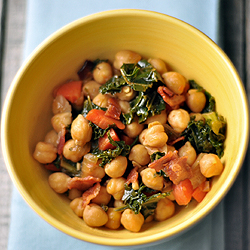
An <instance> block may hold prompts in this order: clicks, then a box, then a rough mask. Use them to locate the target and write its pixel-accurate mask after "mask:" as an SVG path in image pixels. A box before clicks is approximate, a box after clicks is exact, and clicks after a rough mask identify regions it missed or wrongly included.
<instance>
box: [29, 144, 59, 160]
mask: <svg viewBox="0 0 250 250" xmlns="http://www.w3.org/2000/svg"><path fill="white" fill-rule="evenodd" d="M33 157H34V158H35V159H36V160H37V161H39V162H40V163H43V164H46V163H51V162H53V161H54V160H55V159H56V157H57V149H56V148H55V147H54V146H53V145H52V144H50V143H47V142H38V143H37V144H36V148H35V151H34V153H33Z"/></svg>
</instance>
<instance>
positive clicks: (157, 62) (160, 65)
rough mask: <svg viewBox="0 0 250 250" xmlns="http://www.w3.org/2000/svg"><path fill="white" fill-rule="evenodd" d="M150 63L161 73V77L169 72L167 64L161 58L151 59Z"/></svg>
mask: <svg viewBox="0 0 250 250" xmlns="http://www.w3.org/2000/svg"><path fill="white" fill-rule="evenodd" d="M148 62H149V63H150V64H151V65H152V66H153V67H154V68H155V69H156V70H157V71H158V72H159V74H160V75H162V74H163V73H166V72H167V71H168V69H167V66H166V63H165V62H164V61H163V60H162V59H160V58H150V59H148Z"/></svg>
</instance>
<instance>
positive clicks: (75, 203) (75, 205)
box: [69, 197, 84, 218]
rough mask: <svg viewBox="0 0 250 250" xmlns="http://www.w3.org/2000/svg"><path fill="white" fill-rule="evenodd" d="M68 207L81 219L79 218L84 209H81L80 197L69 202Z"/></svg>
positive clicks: (81, 200)
mask: <svg viewBox="0 0 250 250" xmlns="http://www.w3.org/2000/svg"><path fill="white" fill-rule="evenodd" d="M69 206H70V208H71V209H72V210H73V211H74V213H75V214H76V215H77V216H78V217H81V218H82V217H83V211H84V207H83V199H82V197H78V198H75V199H73V200H72V201H71V202H70V204H69Z"/></svg>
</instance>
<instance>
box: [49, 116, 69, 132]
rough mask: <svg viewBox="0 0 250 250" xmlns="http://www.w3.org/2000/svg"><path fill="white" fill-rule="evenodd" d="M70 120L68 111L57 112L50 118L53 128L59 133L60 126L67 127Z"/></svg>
mask: <svg viewBox="0 0 250 250" xmlns="http://www.w3.org/2000/svg"><path fill="white" fill-rule="evenodd" d="M71 121H72V114H71V113H69V112H64V113H58V114H56V115H54V116H53V117H52V118H51V124H52V126H53V128H54V130H55V131H56V132H57V133H59V132H60V131H61V129H62V127H67V126H68V125H69V124H70V123H71Z"/></svg>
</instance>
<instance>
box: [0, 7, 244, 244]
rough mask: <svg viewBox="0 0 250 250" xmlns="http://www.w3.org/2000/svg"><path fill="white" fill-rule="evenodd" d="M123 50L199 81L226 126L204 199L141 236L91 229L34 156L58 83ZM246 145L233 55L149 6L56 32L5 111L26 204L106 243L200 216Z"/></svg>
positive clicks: (165, 231) (171, 228)
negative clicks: (216, 171) (217, 169)
mask: <svg viewBox="0 0 250 250" xmlns="http://www.w3.org/2000/svg"><path fill="white" fill-rule="evenodd" d="M121 49H129V50H133V51H136V52H138V53H140V54H141V55H143V56H144V57H145V58H149V57H159V58H162V59H163V60H165V61H166V62H167V63H168V64H169V66H170V67H171V68H172V69H174V70H176V71H178V72H180V73H182V74H183V75H184V76H185V77H186V78H187V79H194V80H195V81H197V83H199V84H200V85H202V86H203V87H204V88H205V89H206V90H207V91H209V92H210V93H211V94H212V95H213V96H214V97H215V99H216V101H217V110H218V112H219V113H220V114H221V115H223V116H224V117H225V118H226V120H227V123H228V127H227V139H226V143H225V154H224V157H223V158H222V161H223V163H224V164H225V170H224V172H223V173H222V175H221V176H220V177H218V178H215V179H214V180H213V185H212V190H211V191H210V192H209V193H208V195H207V196H206V197H205V199H204V200H203V202H202V203H200V204H198V205H197V204H196V203H194V202H193V203H191V204H190V205H189V206H188V207H183V208H182V209H180V211H179V212H178V213H177V214H176V215H175V216H174V217H172V218H170V219H168V220H166V221H164V222H160V223H159V222H158V223H154V222H152V223H149V224H146V225H145V226H144V227H143V228H142V231H141V232H140V233H136V234H135V233H131V232H128V231H126V230H117V231H112V230H108V229H103V228H101V229H96V228H95V229H93V228H89V227H88V226H86V225H85V223H84V222H83V221H82V220H81V219H79V218H78V217H77V216H76V215H75V214H74V213H73V212H72V211H71V209H70V207H69V201H68V200H67V199H66V198H64V197H63V196H62V195H58V194H56V193H55V192H54V191H52V190H51V189H50V187H49V186H48V182H47V179H48V175H49V173H48V172H47V170H45V169H44V168H43V167H41V165H40V164H38V163H37V162H36V161H35V160H34V159H33V158H32V154H33V151H34V148H35V145H36V143H37V142H38V141H39V140H43V139H44V136H45V134H46V132H47V131H48V130H49V129H51V125H50V119H51V116H52V113H51V104H52V95H51V93H52V91H53V89H54V87H55V86H57V85H58V84H61V83H63V82H65V81H66V80H68V79H78V78H77V71H78V70H79V68H80V67H81V66H82V64H83V62H84V61H85V60H86V59H96V58H100V59H110V60H113V57H114V54H115V53H116V52H117V51H119V50H121ZM236 103H237V105H236ZM236 131H237V132H236ZM247 143H248V108H247V101H246V96H245V92H244V89H243V87H242V84H241V81H240V79H239V77H238V75H237V73H236V71H235V69H234V67H233V65H232V64H231V62H230V61H229V60H228V58H227V57H226V56H225V54H224V53H223V52H222V51H221V50H220V49H219V48H218V47H217V46H216V45H215V44H214V43H213V42H212V41H211V40H210V39H209V38H207V37H206V36H205V35H204V34H202V33H201V32H200V31H198V30H196V29H195V28H193V27H191V26H189V25H188V24H186V23H184V22H182V21H179V20H177V19H174V18H172V17H169V16H166V15H163V14H159V13H154V12H148V11H138V10H129V11H128V10H118V11H108V12H104V13H98V14H94V15H91V16H88V17H85V18H82V19H80V20H77V21H75V22H74V23H72V24H69V25H68V26H66V27H64V28H63V29H61V30H60V31H58V32H57V33H56V34H54V35H52V36H51V37H50V38H48V39H47V40H46V41H45V42H44V43H43V44H42V45H41V46H39V47H38V48H37V49H36V50H35V51H34V53H33V54H32V55H31V57H30V58H29V59H28V60H27V61H26V63H25V64H24V66H23V67H22V68H21V69H20V71H19V72H18V74H17V76H16V77H15V79H14V81H13V84H12V85H11V88H10V90H9V92H8V95H7V98H6V101H5V105H4V109H3V116H2V147H3V154H4V155H5V161H6V165H7V168H8V171H9V173H10V175H11V178H12V180H13V181H14V183H15V185H16V186H17V188H18V189H19V191H20V193H21V194H22V196H23V197H24V199H25V200H26V201H27V203H28V204H29V205H30V206H31V207H32V208H33V209H34V210H35V211H36V212H37V213H38V214H39V215H40V216H41V217H42V218H44V219H45V220H46V221H48V222H49V223H50V224H52V225H53V226H55V227H56V228H58V229H60V230H62V231H63V232H65V233H67V234H70V235H71V236H74V237H76V238H79V239H82V240H86V241H90V242H93V243H98V244H104V245H120V246H126V245H127V246H128V245H138V244H145V243H150V242H153V241H156V240H160V239H163V238H166V237H170V236H173V235H175V234H176V233H178V232H180V231H182V230H184V229H186V228H187V227H189V226H190V225H193V224H194V223H195V222H197V221H198V220H200V219H201V218H203V217H204V216H205V215H206V214H207V213H208V212H210V211H211V210H212V209H213V208H214V207H215V206H216V205H217V204H218V203H219V201H220V200H221V199H222V198H223V197H224V195H225V194H226V192H227V191H228V190H229V188H230V187H231V185H232V183H233V181H234V180H235V178H236V176H237V174H238V172H239V169H240V167H241V164H242V162H243V160H244V156H245V152H246V148H247ZM111 239H112V240H111ZM124 239H126V241H125V240H124Z"/></svg>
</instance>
